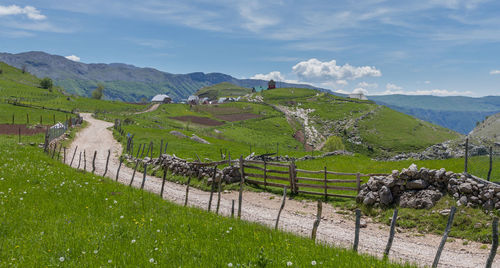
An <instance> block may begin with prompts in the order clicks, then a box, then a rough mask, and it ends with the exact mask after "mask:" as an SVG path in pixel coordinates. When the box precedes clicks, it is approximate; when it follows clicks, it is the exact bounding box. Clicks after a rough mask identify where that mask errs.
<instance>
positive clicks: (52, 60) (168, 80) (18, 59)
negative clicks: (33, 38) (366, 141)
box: [0, 51, 327, 102]
mask: <svg viewBox="0 0 500 268" xmlns="http://www.w3.org/2000/svg"><path fill="white" fill-rule="evenodd" d="M0 61H3V62H5V63H7V64H9V65H11V66H14V67H17V68H20V69H21V68H23V67H25V68H26V70H27V71H28V72H30V73H31V74H33V75H36V76H38V77H50V78H52V79H53V80H54V83H55V84H56V85H58V86H61V87H63V88H64V89H65V90H66V91H67V92H69V93H72V94H77V95H81V96H90V94H91V92H92V91H93V90H94V89H95V88H96V87H97V85H98V84H99V83H101V84H103V85H104V86H105V88H106V90H105V91H104V96H105V98H107V99H112V100H122V101H127V102H136V101H140V100H141V99H142V98H145V99H148V100H149V99H150V98H151V97H152V96H154V95H156V94H160V93H166V94H169V95H170V96H171V97H172V98H173V99H174V100H176V101H179V100H181V99H186V98H187V97H188V96H189V95H191V94H193V93H195V92H196V91H197V90H199V89H200V88H202V87H205V86H210V85H215V84H219V83H221V82H229V83H232V84H235V85H238V86H242V87H250V88H251V87H254V86H267V82H268V81H265V80H258V79H237V78H234V77H232V76H230V75H227V74H222V73H202V72H195V73H189V74H171V73H167V72H162V71H159V70H156V69H154V68H139V67H136V66H133V65H128V64H123V63H111V64H103V63H95V64H94V63H93V64H86V63H82V62H75V61H71V60H68V59H66V58H65V57H63V56H58V55H50V54H48V53H45V52H37V51H32V52H25V53H19V54H11V53H0ZM281 86H282V87H300V88H311V89H319V90H321V91H327V90H326V89H321V88H317V87H313V86H311V85H305V84H290V83H285V82H282V83H281Z"/></svg>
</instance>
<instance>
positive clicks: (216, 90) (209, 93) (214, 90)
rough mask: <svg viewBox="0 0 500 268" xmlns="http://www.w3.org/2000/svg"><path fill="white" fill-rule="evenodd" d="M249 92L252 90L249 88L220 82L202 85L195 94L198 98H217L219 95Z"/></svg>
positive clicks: (241, 94)
mask: <svg viewBox="0 0 500 268" xmlns="http://www.w3.org/2000/svg"><path fill="white" fill-rule="evenodd" d="M251 92H252V90H251V89H249V88H245V87H240V86H237V85H233V84H231V83H228V82H222V83H219V84H216V85H213V86H208V87H203V88H201V89H200V90H198V91H197V92H196V93H195V95H197V96H199V97H200V98H205V97H206V98H209V99H218V98H220V97H230V96H231V97H232V96H243V95H246V94H248V93H251Z"/></svg>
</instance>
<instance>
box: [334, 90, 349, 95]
mask: <svg viewBox="0 0 500 268" xmlns="http://www.w3.org/2000/svg"><path fill="white" fill-rule="evenodd" d="M334 92H336V93H340V94H346V95H347V94H350V93H351V92H349V91H345V90H343V89H337V90H335V91H334Z"/></svg>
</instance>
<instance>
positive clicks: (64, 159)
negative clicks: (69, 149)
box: [63, 147, 66, 164]
mask: <svg viewBox="0 0 500 268" xmlns="http://www.w3.org/2000/svg"><path fill="white" fill-rule="evenodd" d="M63 157H64V158H63V161H64V164H66V147H64V155H63Z"/></svg>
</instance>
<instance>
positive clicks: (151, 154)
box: [149, 142, 153, 159]
mask: <svg viewBox="0 0 500 268" xmlns="http://www.w3.org/2000/svg"><path fill="white" fill-rule="evenodd" d="M149 158H151V159H153V142H151V151H150V156H149Z"/></svg>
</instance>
